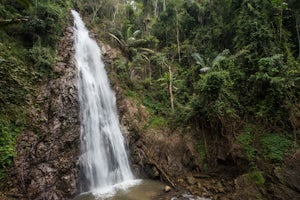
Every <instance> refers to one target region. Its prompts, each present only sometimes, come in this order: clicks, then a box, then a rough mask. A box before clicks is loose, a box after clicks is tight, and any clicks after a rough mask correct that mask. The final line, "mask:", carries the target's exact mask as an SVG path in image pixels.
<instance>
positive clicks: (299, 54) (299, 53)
mask: <svg viewBox="0 0 300 200" xmlns="http://www.w3.org/2000/svg"><path fill="white" fill-rule="evenodd" d="M296 31H297V38H298V58H300V33H299V21H298V19H297V16H296Z"/></svg>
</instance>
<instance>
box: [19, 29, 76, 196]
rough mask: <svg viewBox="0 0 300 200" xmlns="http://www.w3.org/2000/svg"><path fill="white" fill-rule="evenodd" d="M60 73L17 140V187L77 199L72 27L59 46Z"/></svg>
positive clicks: (46, 88)
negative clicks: (75, 197)
mask: <svg viewBox="0 0 300 200" xmlns="http://www.w3.org/2000/svg"><path fill="white" fill-rule="evenodd" d="M58 51H59V52H58V62H57V64H56V66H55V68H54V73H55V75H54V76H53V78H51V80H49V81H48V82H47V83H46V84H44V85H43V86H41V88H40V89H39V95H38V96H37V98H36V99H35V100H34V101H33V103H32V109H31V111H30V119H29V123H28V129H27V130H26V131H24V132H23V133H21V134H20V135H19V137H18V140H17V146H16V152H17V155H16V157H15V160H14V164H15V168H16V177H17V179H16V180H15V183H14V184H15V185H18V187H19V192H20V193H23V194H24V195H25V196H27V198H28V199H31V200H38V199H49V200H50V199H51V200H64V199H72V198H73V197H74V196H75V195H76V193H77V182H78V174H79V173H78V171H79V162H78V155H79V149H80V123H79V104H78V100H77V80H76V76H77V71H76V66H75V63H74V59H73V55H74V49H73V29H72V27H68V28H66V29H65V31H64V35H63V38H62V40H61V41H60V42H59V44H58Z"/></svg>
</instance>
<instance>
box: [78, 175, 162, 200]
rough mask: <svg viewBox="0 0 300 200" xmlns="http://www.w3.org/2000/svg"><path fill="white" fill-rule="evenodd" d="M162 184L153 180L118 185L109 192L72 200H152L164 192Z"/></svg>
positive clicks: (92, 193)
mask: <svg viewBox="0 0 300 200" xmlns="http://www.w3.org/2000/svg"><path fill="white" fill-rule="evenodd" d="M164 186H165V185H164V184H162V183H161V182H158V181H153V180H137V181H135V182H133V183H129V184H128V183H126V184H120V185H117V186H115V187H113V189H112V188H110V189H109V190H100V191H92V192H88V193H83V194H81V195H79V196H77V197H76V198H75V199H74V200H152V199H153V198H154V197H156V196H158V195H159V194H160V193H161V192H162V191H163V190H164Z"/></svg>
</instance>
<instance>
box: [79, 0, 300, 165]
mask: <svg viewBox="0 0 300 200" xmlns="http://www.w3.org/2000/svg"><path fill="white" fill-rule="evenodd" d="M97 2H98V4H97ZM100 2H101V6H100ZM77 3H78V4H77V5H78V7H79V8H81V12H82V13H83V15H84V16H85V17H86V20H87V21H89V22H90V23H91V26H92V27H94V30H95V31H96V32H97V30H99V34H101V38H103V39H105V40H106V41H107V42H109V43H111V44H114V45H115V46H116V47H119V48H120V49H121V50H122V53H123V55H124V56H125V57H126V58H128V60H126V61H124V60H123V59H116V60H115V62H114V66H113V67H112V70H113V71H114V72H115V74H116V76H117V77H118V79H119V80H120V81H121V82H122V86H123V87H126V88H125V90H126V93H125V94H126V95H128V96H131V97H133V98H136V99H138V100H140V102H141V103H142V104H143V105H145V106H146V107H147V108H148V110H149V111H150V112H151V113H152V115H153V116H160V117H155V118H154V120H151V122H152V123H154V124H156V126H158V125H159V124H161V126H165V123H166V122H164V123H161V122H162V120H161V118H164V119H167V123H168V124H169V125H171V126H172V127H176V126H182V124H189V125H192V126H193V127H200V128H202V129H204V130H207V131H208V132H210V133H212V134H216V135H222V136H226V137H227V138H228V137H235V138H236V139H235V140H236V141H237V142H238V143H239V144H241V145H242V146H243V148H244V150H245V154H246V155H247V157H248V159H249V160H250V166H251V167H252V168H253V169H255V167H256V160H257V159H258V157H261V158H263V159H264V160H265V161H266V162H271V163H280V162H282V161H283V156H284V155H285V153H287V152H289V150H291V149H292V148H296V147H297V143H298V141H299V139H298V138H299V128H300V124H299V120H300V93H299V91H300V78H299V77H300V65H299V59H300V51H299V49H300V35H299V27H300V25H299V22H300V21H299V20H300V13H299V10H300V3H299V2H298V1H295V0H287V1H283V0H251V1H248V0H226V1H224V0H222V1H221V0H216V1H211V0H205V1H196V0H187V1H183V0H166V1H164V0H152V1H143V0H137V1H132V2H131V3H130V2H129V1H127V3H126V2H125V3H124V2H123V1H117V0H115V1H105V0H98V1H97V0H95V1H93V4H90V3H88V2H87V1H84V0H82V1H78V2H77ZM96 5H98V7H97V6H96ZM102 11H103V12H102ZM150 127H151V126H150ZM234 135H235V136H234Z"/></svg>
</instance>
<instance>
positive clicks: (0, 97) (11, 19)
mask: <svg viewBox="0 0 300 200" xmlns="http://www.w3.org/2000/svg"><path fill="white" fill-rule="evenodd" d="M70 5H71V3H70V2H69V1H48V0H39V1H34V0H17V1H8V0H2V1H0V75H1V80H0V134H1V135H0V146H1V147H0V179H3V178H5V176H6V173H5V170H6V168H7V167H9V166H10V164H11V162H12V158H13V156H14V154H15V152H14V145H15V142H16V137H17V135H18V133H19V132H20V131H22V130H23V129H24V128H25V127H26V126H30V124H26V116H27V110H29V105H30V104H32V100H33V98H34V96H35V95H36V92H37V91H36V88H37V86H38V85H39V84H41V83H43V82H45V81H47V80H48V79H49V78H50V77H51V76H52V75H53V71H52V68H53V66H54V64H55V62H56V43H57V41H58V39H59V38H60V37H61V33H62V30H63V28H64V27H65V24H66V22H67V20H66V19H67V18H68V17H69V16H68V14H67V13H68V10H69V9H70Z"/></svg>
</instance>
